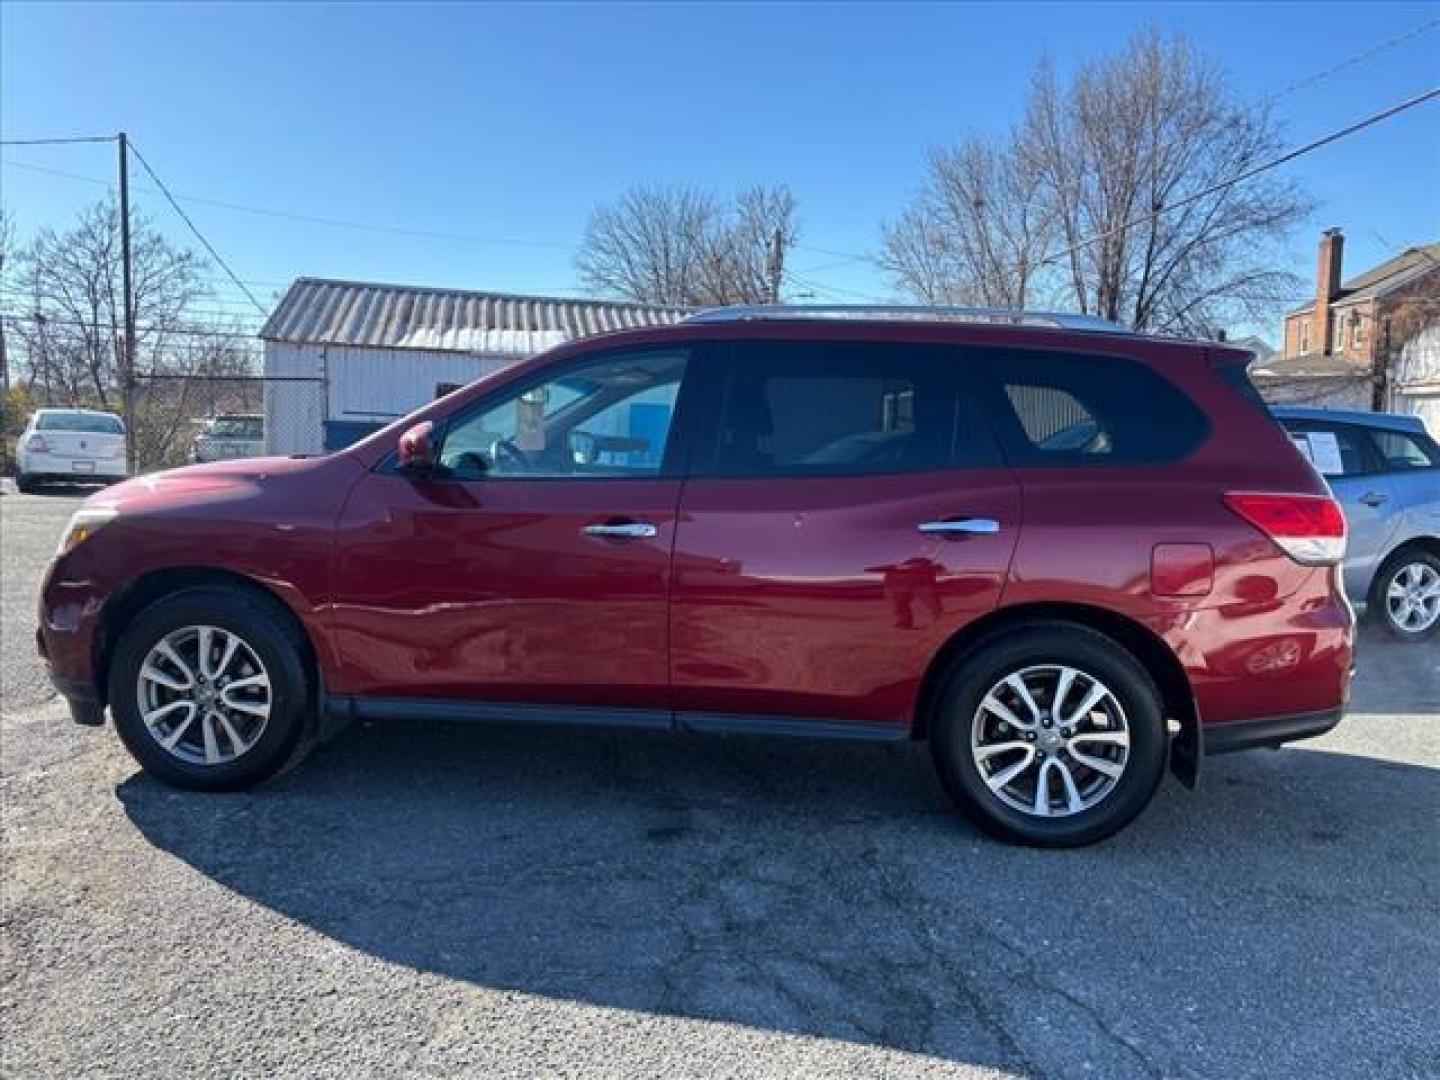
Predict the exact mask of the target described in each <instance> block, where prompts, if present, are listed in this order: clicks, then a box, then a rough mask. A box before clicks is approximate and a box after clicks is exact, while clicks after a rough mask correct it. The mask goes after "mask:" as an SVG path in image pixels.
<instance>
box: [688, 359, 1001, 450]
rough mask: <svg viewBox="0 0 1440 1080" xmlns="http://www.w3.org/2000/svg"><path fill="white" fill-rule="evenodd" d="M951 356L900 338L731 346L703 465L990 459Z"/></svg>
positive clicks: (959, 360)
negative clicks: (895, 341)
mask: <svg viewBox="0 0 1440 1080" xmlns="http://www.w3.org/2000/svg"><path fill="white" fill-rule="evenodd" d="M960 362H963V359H962V358H961V357H960V356H958V355H957V354H955V353H954V352H953V351H949V352H946V351H943V350H939V349H933V348H925V347H919V348H917V347H913V346H904V345H890V344H872V343H848V342H844V343H838V342H837V343H829V342H798V343H797V342H741V343H737V344H736V345H735V346H733V348H732V349H731V358H730V361H729V363H728V364H727V365H726V369H727V370H726V375H725V378H724V380H723V383H724V390H723V395H722V405H721V409H720V415H719V418H718V421H717V422H716V430H715V434H714V439H713V445H712V448H711V453H710V454H709V455H708V461H707V460H706V458H704V457H702V459H701V462H702V468H703V471H705V472H707V473H709V474H710V475H715V476H755V477H763V476H812V475H813V476H826V475H853V474H866V473H904V472H923V471H928V470H933V469H944V468H950V467H955V466H966V465H968V466H979V465H988V464H993V463H994V460H995V457H994V451H993V447H988V446H987V444H986V442H985V441H984V438H983V437H982V436H983V433H982V430H981V426H980V424H979V423H978V422H977V421H976V420H975V419H974V418H973V416H974V410H973V408H969V409H967V408H963V407H962V406H961V404H960V402H959V401H958V400H957V394H956V389H955V386H956V378H955V365H956V364H957V363H960ZM987 451H988V452H987Z"/></svg>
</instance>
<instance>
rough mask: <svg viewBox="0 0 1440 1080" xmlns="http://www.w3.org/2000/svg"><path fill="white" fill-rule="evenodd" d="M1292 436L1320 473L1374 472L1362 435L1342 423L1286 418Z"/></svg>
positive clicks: (1351, 473) (1353, 473)
mask: <svg viewBox="0 0 1440 1080" xmlns="http://www.w3.org/2000/svg"><path fill="white" fill-rule="evenodd" d="M1284 423H1285V430H1286V431H1288V432H1289V433H1290V438H1291V440H1292V441H1293V442H1294V443H1295V445H1296V447H1297V448H1299V450H1300V453H1302V454H1304V455H1305V458H1306V460H1308V461H1309V462H1310V464H1311V465H1314V466H1315V469H1316V471H1317V472H1319V473H1320V474H1321V475H1322V476H1364V475H1365V474H1366V473H1373V472H1375V462H1374V460H1373V458H1372V457H1371V454H1370V448H1369V447H1368V446H1366V444H1365V436H1364V435H1363V434H1361V432H1360V430H1359V429H1358V428H1352V427H1347V426H1345V425H1344V424H1320V423H1314V422H1307V421H1304V420H1287V421H1285V422H1284Z"/></svg>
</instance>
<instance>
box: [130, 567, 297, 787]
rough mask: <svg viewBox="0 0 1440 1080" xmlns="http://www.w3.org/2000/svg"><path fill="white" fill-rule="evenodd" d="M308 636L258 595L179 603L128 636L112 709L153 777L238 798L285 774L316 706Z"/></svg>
mask: <svg viewBox="0 0 1440 1080" xmlns="http://www.w3.org/2000/svg"><path fill="white" fill-rule="evenodd" d="M306 652H307V650H306V649H305V646H304V640H303V638H302V637H301V634H300V631H299V630H298V628H297V627H296V626H295V625H294V623H293V621H292V620H291V619H290V618H289V616H288V613H286V612H284V611H283V610H281V609H280V608H279V607H278V604H277V603H276V602H275V601H271V600H268V599H266V598H263V597H260V596H256V595H253V594H252V593H250V592H249V591H248V590H244V589H238V588H235V589H232V588H198V589H189V590H186V591H184V592H180V593H176V594H175V595H173V596H170V597H167V598H166V599H164V600H160V601H158V602H157V603H155V604H154V605H152V606H151V607H149V608H147V609H146V610H145V611H143V612H141V614H140V615H138V616H137V617H136V618H135V620H134V621H133V622H131V623H130V625H129V626H128V627H126V629H125V632H124V634H123V635H122V636H121V638H120V642H119V646H118V647H117V649H116V651H115V657H114V660H113V662H112V663H111V666H110V682H109V690H110V708H111V712H112V715H113V716H114V718H115V727H116V730H117V731H118V732H119V734H120V738H121V740H122V741H123V742H124V743H125V746H126V748H127V749H128V750H129V751H130V753H131V754H132V755H134V757H135V759H136V760H137V761H138V762H139V763H140V764H141V765H142V766H143V767H144V768H145V771H146V772H148V773H150V774H152V775H153V776H155V777H157V778H159V779H161V780H164V781H165V782H167V783H170V784H173V785H175V786H177V787H184V788H192V789H197V790H207V791H229V790H237V789H241V788H247V787H251V786H253V785H255V784H258V783H260V782H262V781H264V780H266V779H268V778H269V777H271V776H273V775H274V774H275V773H277V772H278V771H279V770H280V769H281V768H282V767H283V766H284V765H285V764H286V762H287V761H288V760H289V759H290V758H291V757H292V755H293V754H294V753H295V751H296V749H297V747H298V746H299V745H300V742H301V739H302V737H303V736H304V734H305V731H306V727H307V720H308V718H309V714H310V712H311V711H312V709H313V708H314V697H313V692H312V689H311V680H310V677H309V672H308V669H307V665H306V663H305V661H304V659H303V658H304V657H305V655H306Z"/></svg>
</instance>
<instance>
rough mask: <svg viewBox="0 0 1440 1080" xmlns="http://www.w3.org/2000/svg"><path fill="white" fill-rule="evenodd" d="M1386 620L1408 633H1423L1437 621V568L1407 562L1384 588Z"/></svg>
mask: <svg viewBox="0 0 1440 1080" xmlns="http://www.w3.org/2000/svg"><path fill="white" fill-rule="evenodd" d="M1385 607H1386V611H1387V613H1388V614H1389V616H1390V621H1391V622H1392V623H1394V624H1395V625H1396V626H1397V627H1399V628H1400V629H1401V630H1404V631H1405V632H1406V633H1409V634H1418V633H1423V632H1424V631H1426V630H1429V629H1430V628H1431V627H1432V626H1434V625H1435V624H1436V622H1440V571H1437V570H1436V569H1435V567H1433V566H1431V565H1430V564H1429V563H1424V562H1413V563H1407V564H1406V565H1404V566H1402V567H1400V569H1398V570H1396V571H1395V573H1394V574H1392V575H1391V577H1390V582H1389V584H1388V585H1387V586H1386V587H1385Z"/></svg>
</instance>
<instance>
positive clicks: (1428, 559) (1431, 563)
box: [1367, 547, 1440, 642]
mask: <svg viewBox="0 0 1440 1080" xmlns="http://www.w3.org/2000/svg"><path fill="white" fill-rule="evenodd" d="M1415 565H1420V566H1428V567H1430V568H1431V569H1432V570H1434V571H1435V573H1436V574H1440V557H1437V556H1435V555H1432V554H1431V553H1430V552H1428V551H1425V550H1424V549H1423V548H1418V547H1409V548H1401V549H1400V550H1399V551H1396V552H1394V553H1393V554H1392V555H1391V556H1390V557H1389V558H1388V559H1386V560H1385V562H1384V563H1383V564H1381V566H1380V571H1379V573H1377V574H1376V575H1375V580H1374V581H1373V582H1372V583H1371V585H1370V599H1369V606H1368V611H1367V613H1369V614H1373V615H1374V617H1375V618H1376V619H1377V620H1379V623H1380V625H1381V626H1383V627H1384V628H1385V630H1386V632H1387V633H1389V634H1390V635H1391V636H1392V637H1394V638H1398V639H1399V640H1400V641H1407V642H1419V641H1429V640H1430V639H1431V638H1433V637H1434V636H1435V635H1436V634H1437V633H1440V619H1436V620H1435V621H1434V622H1432V623H1431V624H1430V625H1429V626H1426V627H1423V628H1422V629H1420V630H1407V629H1406V628H1405V627H1404V626H1402V625H1400V623H1398V622H1396V621H1395V616H1394V613H1393V612H1391V610H1390V604H1389V603H1388V601H1387V594H1388V593H1389V591H1390V584H1391V582H1393V581H1394V580H1395V578H1396V577H1397V576H1399V575H1400V574H1402V573H1403V572H1404V571H1405V570H1406V569H1407V568H1409V567H1411V566H1415Z"/></svg>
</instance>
